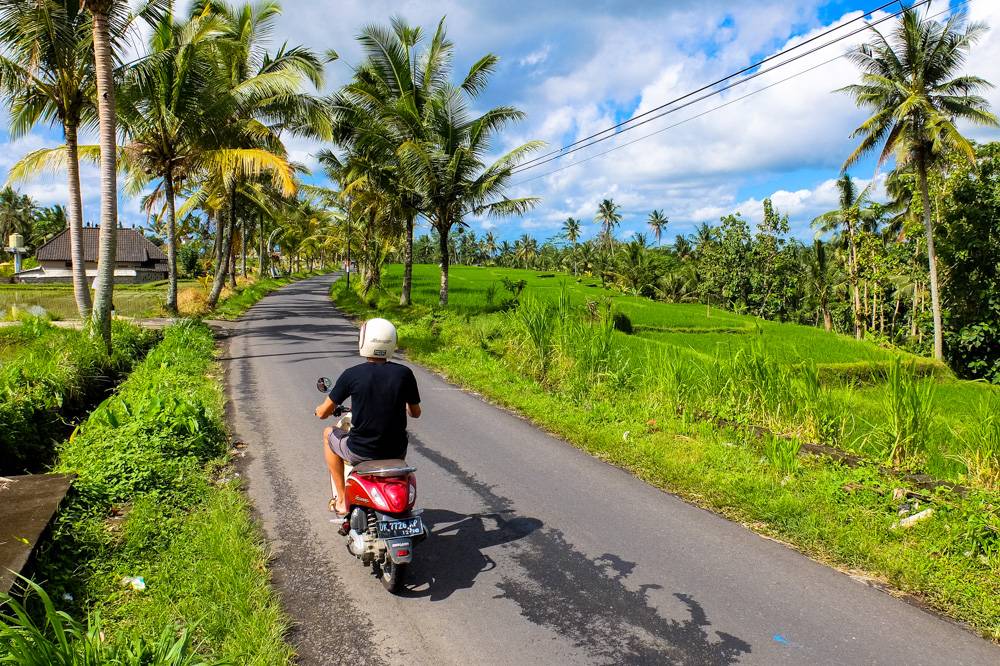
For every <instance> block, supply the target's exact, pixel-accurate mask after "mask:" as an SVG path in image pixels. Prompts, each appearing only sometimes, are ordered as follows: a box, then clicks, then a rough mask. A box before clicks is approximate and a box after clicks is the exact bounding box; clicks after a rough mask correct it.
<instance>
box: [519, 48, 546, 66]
mask: <svg viewBox="0 0 1000 666" xmlns="http://www.w3.org/2000/svg"><path fill="white" fill-rule="evenodd" d="M549 51H550V47H549V45H548V44H546V45H545V46H543V47H542V48H540V49H538V50H537V51H532V52H531V53H529V54H527V55H525V56H521V57H520V58H518V60H517V64H519V65H520V66H521V67H534V66H535V65H540V64H541V63H543V62H545V61H546V60H547V59H548V57H549Z"/></svg>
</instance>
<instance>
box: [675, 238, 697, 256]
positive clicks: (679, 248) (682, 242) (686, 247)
mask: <svg viewBox="0 0 1000 666" xmlns="http://www.w3.org/2000/svg"><path fill="white" fill-rule="evenodd" d="M692 251H693V250H692V247H691V241H690V240H688V238H687V236H683V235H681V234H677V236H676V237H675V238H674V254H676V255H677V258H678V259H680V260H681V261H686V260H687V259H688V258H689V257H690V256H691V253H692Z"/></svg>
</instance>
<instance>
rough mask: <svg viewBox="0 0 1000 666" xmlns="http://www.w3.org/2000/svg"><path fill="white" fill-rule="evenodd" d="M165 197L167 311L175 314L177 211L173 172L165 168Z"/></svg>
mask: <svg viewBox="0 0 1000 666" xmlns="http://www.w3.org/2000/svg"><path fill="white" fill-rule="evenodd" d="M163 188H164V190H165V192H164V194H165V195H166V197H167V304H166V308H167V312H169V313H170V314H177V211H176V209H175V207H174V174H173V169H171V168H169V167H168V168H167V170H166V171H165V173H164V174H163Z"/></svg>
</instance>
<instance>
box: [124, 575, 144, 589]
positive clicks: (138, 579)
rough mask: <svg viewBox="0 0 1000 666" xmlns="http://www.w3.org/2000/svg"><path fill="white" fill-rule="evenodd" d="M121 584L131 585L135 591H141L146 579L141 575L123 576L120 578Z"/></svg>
mask: <svg viewBox="0 0 1000 666" xmlns="http://www.w3.org/2000/svg"><path fill="white" fill-rule="evenodd" d="M122 585H123V586H124V587H131V588H132V589H133V590H135V591H136V592H142V591H143V590H145V589H146V580H145V579H144V578H143V577H142V576H125V577H124V578H122Z"/></svg>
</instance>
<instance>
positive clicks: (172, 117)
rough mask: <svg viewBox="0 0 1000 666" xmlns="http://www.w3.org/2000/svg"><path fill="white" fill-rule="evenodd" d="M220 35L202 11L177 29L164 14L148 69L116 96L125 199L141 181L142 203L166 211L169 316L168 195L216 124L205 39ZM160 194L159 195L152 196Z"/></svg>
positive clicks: (171, 246)
mask: <svg viewBox="0 0 1000 666" xmlns="http://www.w3.org/2000/svg"><path fill="white" fill-rule="evenodd" d="M221 30H222V25H221V23H220V22H219V20H218V17H216V16H215V15H212V14H211V13H207V12H202V13H201V14H198V15H196V16H194V17H193V18H191V20H190V21H187V22H185V23H175V22H174V19H173V15H172V14H169V13H167V14H164V15H163V17H162V18H161V20H160V22H159V23H158V24H157V25H156V26H155V28H154V30H153V33H152V37H151V40H150V48H149V51H150V53H149V62H150V63H151V64H152V66H151V67H148V68H141V67H140V68H138V69H137V70H135V71H131V72H129V73H128V74H127V76H126V79H125V82H124V85H123V86H122V88H121V89H120V91H119V104H118V115H119V120H120V121H121V124H122V126H123V129H124V133H125V136H126V137H127V139H128V145H127V147H126V149H125V152H126V154H127V155H128V157H129V160H128V162H129V166H130V171H131V175H132V176H133V177H132V179H131V180H132V187H131V188H130V189H131V190H132V191H133V192H136V191H138V190H140V189H142V187H143V186H145V185H146V184H147V182H148V181H149V179H150V178H151V177H152V178H157V179H159V180H160V185H159V187H158V188H157V190H158V192H157V193H156V194H161V195H162V197H160V196H156V197H150V198H149V199H148V200H149V202H150V204H153V203H155V202H156V201H158V200H160V199H162V200H163V202H164V203H165V208H166V222H167V225H166V240H167V278H168V279H167V299H166V309H167V310H168V311H169V312H171V313H174V314H176V313H177V211H176V202H175V197H176V192H177V187H178V186H179V185H180V184H181V181H182V180H183V179H184V178H185V177H186V176H187V175H188V174H191V173H194V172H195V171H196V170H197V169H198V167H199V166H200V165H199V161H200V160H201V158H203V157H207V156H205V155H203V151H204V150H205V148H206V145H205V144H206V141H205V134H206V132H207V131H209V130H210V128H211V127H212V126H213V123H214V122H216V121H217V119H215V118H212V117H211V116H207V115H206V113H208V112H210V111H211V110H212V108H213V100H214V99H216V96H217V95H219V94H220V91H219V90H218V86H217V85H216V84H217V81H215V80H214V79H213V76H212V75H213V65H212V63H211V54H210V53H209V52H208V50H207V49H206V48H205V45H206V43H207V41H208V40H210V39H213V38H215V37H217V36H218V35H219V34H220V33H221ZM161 188H162V192H160V191H159V190H160V189H161Z"/></svg>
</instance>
